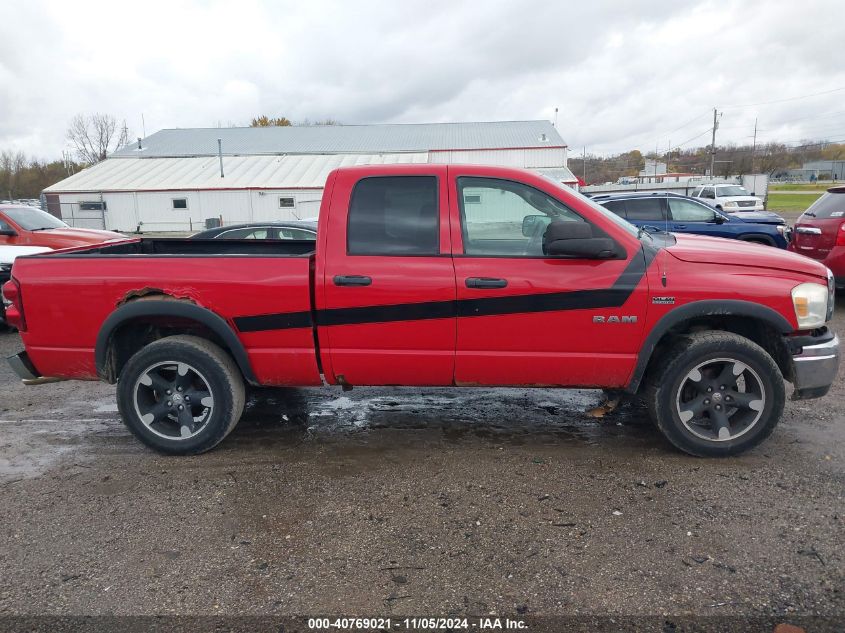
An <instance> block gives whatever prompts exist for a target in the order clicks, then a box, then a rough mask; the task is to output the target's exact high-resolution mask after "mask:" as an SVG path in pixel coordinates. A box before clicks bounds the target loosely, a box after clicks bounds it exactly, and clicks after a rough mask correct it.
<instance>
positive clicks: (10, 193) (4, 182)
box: [0, 150, 84, 200]
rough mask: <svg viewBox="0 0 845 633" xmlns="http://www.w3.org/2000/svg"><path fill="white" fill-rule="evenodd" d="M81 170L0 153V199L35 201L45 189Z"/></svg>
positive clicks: (12, 153) (62, 164) (10, 153)
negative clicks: (31, 199) (27, 199)
mask: <svg viewBox="0 0 845 633" xmlns="http://www.w3.org/2000/svg"><path fill="white" fill-rule="evenodd" d="M83 167H84V165H79V164H76V163H70V162H67V161H60V160H56V161H52V162H49V163H48V162H43V161H38V160H34V159H29V158H27V157H26V155H25V154H23V152H11V151H8V150H5V151H0V199H5V198H9V199H10V200H14V199H16V198H37V197H38V196H40V195H41V192H42V191H44V189H46V188H47V187H49V186H50V185H52V184H55V183H57V182H59V181H60V180H62V179H63V178H67V177H68V176H70V175H71V174H72V173H74V172H75V171H79V170H80V169H81V168H83Z"/></svg>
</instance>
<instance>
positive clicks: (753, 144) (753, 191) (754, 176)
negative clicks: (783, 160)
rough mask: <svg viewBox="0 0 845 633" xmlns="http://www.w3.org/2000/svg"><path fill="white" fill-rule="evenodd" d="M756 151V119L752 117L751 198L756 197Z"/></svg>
mask: <svg viewBox="0 0 845 633" xmlns="http://www.w3.org/2000/svg"><path fill="white" fill-rule="evenodd" d="M756 150H757V117H754V140H753V141H752V142H751V174H752V176H751V178H752V184H751V189H752V191H751V195H752V196H756V195H757V175H756V172H755V171H754V152H755V151H756Z"/></svg>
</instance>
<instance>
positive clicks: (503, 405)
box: [0, 302, 845, 617]
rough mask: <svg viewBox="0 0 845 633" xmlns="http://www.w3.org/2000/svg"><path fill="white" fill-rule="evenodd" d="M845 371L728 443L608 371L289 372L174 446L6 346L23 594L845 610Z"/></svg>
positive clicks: (12, 587)
mask: <svg viewBox="0 0 845 633" xmlns="http://www.w3.org/2000/svg"><path fill="white" fill-rule="evenodd" d="M843 314H845V304H843V303H842V302H840V304H839V305H838V310H837V316H836V317H835V321H836V322H835V324H834V327H835V328H836V329H838V331H840V332H843V331H845V318H843ZM19 347H20V341H19V338H18V337H17V335H16V334H0V355H2V356H6V355H8V354H10V353H12V352H14V351H17V350H18V349H19ZM843 395H845V382H843V379H842V378H840V379H839V381H838V382H837V384H836V385H835V387H834V389H833V391H832V393H831V394H830V395H828V396H827V397H826V398H825V399H823V400H818V401H809V402H790V403H788V404H787V410H786V413H785V415H784V419H783V421H782V423H781V425H780V426H779V427H778V429H777V430H776V431H775V433H774V435H773V436H772V438H771V439H769V440H768V441H767V442H766V443H765V444H764V445H763V446H761V447H759V448H758V449H756V450H754V451H752V452H750V453H749V454H747V455H744V456H742V457H739V458H733V459H727V460H707V459H697V458H692V457H689V456H686V455H683V454H680V453H678V452H676V451H675V450H673V449H672V448H671V447H669V446H668V444H667V443H666V442H664V441H663V440H662V439H661V438H660V436H659V435H658V434H657V433H656V432H655V431H654V430H653V429H652V427H651V425H650V424H649V423H648V422H647V421H646V419H645V415H644V412H643V411H642V410H641V409H638V408H636V407H633V406H631V405H625V406H623V407H621V408H620V409H619V410H618V411H616V412H614V413H611V414H609V415H607V416H605V417H604V418H601V419H597V418H593V417H591V416H590V415H588V414H587V413H586V411H587V410H588V409H590V408H591V407H593V406H595V405H596V404H598V402H599V401H600V399H601V393H600V392H597V391H586V390H578V391H562V390H558V391H556V390H546V389H502V390H488V389H465V390H459V389H355V390H353V391H351V392H342V391H341V390H339V389H335V388H331V389H329V388H325V389H275V390H266V391H256V392H253V393H252V394H251V396H250V399H249V403H248V406H247V410H246V412H245V415H244V419H243V420H242V422H241V423H240V424H239V426H238V427H237V428H236V429H235V431H234V432H233V433H232V435H230V436H229V438H227V440H225V441H224V442H223V443H222V444H221V445H220V446H219V447H218V448H217V449H215V450H214V451H212V452H211V453H208V454H205V455H201V456H196V457H189V458H172V457H163V456H160V455H157V454H155V453H152V452H150V451H148V450H146V449H145V448H144V447H143V446H142V445H140V444H139V443H138V442H137V441H135V440H134V439H133V438H132V436H131V435H130V434H129V432H128V431H127V430H126V429H125V428H124V427H123V425H122V424H121V422H120V420H119V418H118V417H117V413H116V406H115V403H114V387H113V386H109V385H104V384H99V383H55V384H47V385H41V386H38V387H24V386H23V385H21V384H20V383H19V382H18V381H17V380H16V379H15V377H14V375H13V374H12V372H11V370H10V369H9V368H8V367H7V366H6V365H5V363H4V364H2V365H0V507H1V508H2V509H3V516H4V519H3V523H2V529H1V530H0V570H2V571H0V615H2V614H44V613H50V614H171V613H180V614H206V615H207V614H256V615H258V614H334V615H349V614H358V615H385V616H387V615H397V614H417V615H450V614H467V615H468V614H475V615H483V614H488V613H490V612H497V613H501V614H511V613H523V614H529V615H552V614H603V613H614V614H620V615H635V614H666V613H668V614H695V615H732V614H741V615H772V614H775V615H778V616H783V617H787V616H793V615H798V616H800V615H824V616H827V617H832V616H836V617H838V616H840V615H842V616H843V617H845V596H843V590H845V560H843V558H844V557H845V547H843V545H845V539H843V535H845V530H844V529H843V517H844V516H845V502H843V495H845V476H844V475H845V443H843V439H845V425H843V422H845V401H843Z"/></svg>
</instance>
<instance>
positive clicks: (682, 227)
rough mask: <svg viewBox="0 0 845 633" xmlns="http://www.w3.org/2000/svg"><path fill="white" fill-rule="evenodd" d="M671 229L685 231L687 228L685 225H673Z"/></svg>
mask: <svg viewBox="0 0 845 633" xmlns="http://www.w3.org/2000/svg"><path fill="white" fill-rule="evenodd" d="M672 228H673V229H685V228H687V225H686V224H675V225H674V226H673V227H672Z"/></svg>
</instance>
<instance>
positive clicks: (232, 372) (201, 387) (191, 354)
mask: <svg viewBox="0 0 845 633" xmlns="http://www.w3.org/2000/svg"><path fill="white" fill-rule="evenodd" d="M117 406H118V410H119V411H120V414H121V416H122V418H123V421H124V423H125V424H126V426H127V427H128V428H129V430H130V431H131V432H132V433H133V434H134V435H135V436H136V437H137V438H138V439H140V440H141V441H142V442H143V443H144V444H146V445H147V446H149V447H150V448H152V449H154V450H156V451H159V452H161V453H168V454H171V455H194V454H197V453H203V452H205V451H207V450H209V449H211V448H213V447H214V446H216V445H217V444H218V443H219V442H221V441H222V440H223V438H225V437H226V436H227V435H228V434H229V432H230V431H231V430H232V429H233V428H234V427H235V425H236V424H237V422H238V420H239V419H240V417H241V413H242V412H243V408H244V382H243V378H242V377H241V373H240V371H239V370H238V368H237V366H236V365H235V362H234V361H233V360H232V357H231V356H229V354H227V353H226V352H224V351H223V350H222V349H221V348H220V347H219V346H217V345H215V344H214V343H212V342H210V341H207V340H205V339H203V338H199V337H196V336H183V335H179V336H168V337H166V338H163V339H160V340H158V341H155V342H153V343H150V344H149V345H146V346H145V347H143V348H142V349H141V350H140V351H138V352H137V353H136V354H135V355H134V356H132V358H130V359H129V361H128V362H127V363H126V365H125V366H124V368H123V370H122V371H121V373H120V379H119V380H118V384H117Z"/></svg>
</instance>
